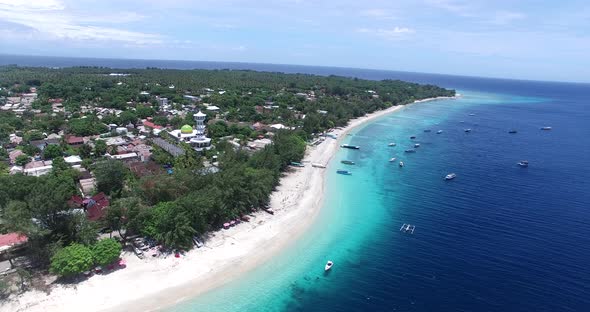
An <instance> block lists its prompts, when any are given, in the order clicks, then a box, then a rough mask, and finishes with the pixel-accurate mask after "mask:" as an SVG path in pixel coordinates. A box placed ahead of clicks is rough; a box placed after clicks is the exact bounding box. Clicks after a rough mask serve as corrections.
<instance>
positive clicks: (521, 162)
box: [518, 160, 529, 168]
mask: <svg viewBox="0 0 590 312" xmlns="http://www.w3.org/2000/svg"><path fill="white" fill-rule="evenodd" d="M518 165H519V166H521V167H523V168H526V167H528V166H529V161H528V160H521V161H520V162H518Z"/></svg>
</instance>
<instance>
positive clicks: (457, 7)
mask: <svg viewBox="0 0 590 312" xmlns="http://www.w3.org/2000/svg"><path fill="white" fill-rule="evenodd" d="M427 3H428V4H430V5H432V6H434V7H437V8H440V9H443V10H446V11H449V12H451V13H454V14H457V15H460V16H465V17H470V16H473V15H474V14H473V8H472V7H471V5H470V3H471V2H465V1H456V0H427Z"/></svg>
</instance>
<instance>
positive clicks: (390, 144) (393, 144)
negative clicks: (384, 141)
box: [388, 142, 396, 146]
mask: <svg viewBox="0 0 590 312" xmlns="http://www.w3.org/2000/svg"><path fill="white" fill-rule="evenodd" d="M388 145H389V146H395V145H396V144H395V143H393V142H391V143H389V144H388Z"/></svg>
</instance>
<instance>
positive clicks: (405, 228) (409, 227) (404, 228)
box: [399, 223, 416, 234]
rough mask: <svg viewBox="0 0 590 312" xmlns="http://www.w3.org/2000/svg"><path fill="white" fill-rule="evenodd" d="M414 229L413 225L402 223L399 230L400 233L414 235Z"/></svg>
mask: <svg viewBox="0 0 590 312" xmlns="http://www.w3.org/2000/svg"><path fill="white" fill-rule="evenodd" d="M415 229H416V226H415V225H412V224H408V223H404V224H403V225H402V227H400V228H399V231H400V232H403V233H408V234H414V230H415Z"/></svg>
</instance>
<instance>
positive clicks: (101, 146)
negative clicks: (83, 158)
mask: <svg viewBox="0 0 590 312" xmlns="http://www.w3.org/2000/svg"><path fill="white" fill-rule="evenodd" d="M106 152H107V143H106V142H105V141H104V140H96V141H94V155H96V156H102V155H104V154H105V153H106Z"/></svg>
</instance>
